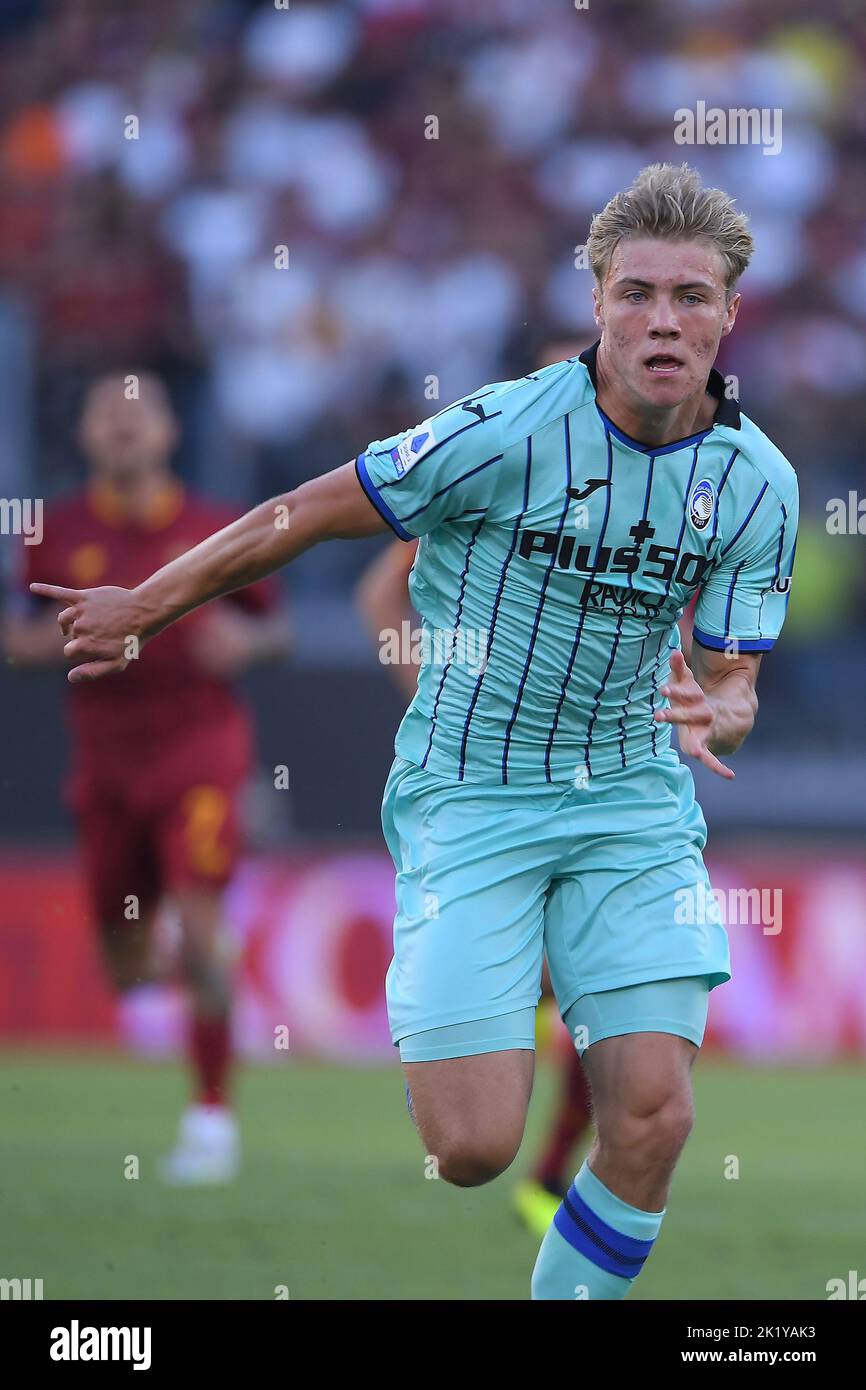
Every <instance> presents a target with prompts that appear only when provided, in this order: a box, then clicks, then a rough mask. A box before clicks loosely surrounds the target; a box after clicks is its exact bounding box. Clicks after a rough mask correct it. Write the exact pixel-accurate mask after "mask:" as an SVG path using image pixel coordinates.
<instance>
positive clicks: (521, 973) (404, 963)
mask: <svg viewBox="0 0 866 1390" xmlns="http://www.w3.org/2000/svg"><path fill="white" fill-rule="evenodd" d="M521 791H524V792H525V789H522V788H517V789H514V788H510V787H505V788H503V787H499V786H496V787H488V786H472V785H464V784H454V783H449V782H446V781H445V780H444V779H439V778H433V777H430V776H429V775H428V774H427V773H425V772H424V771H423V770H422V769H421V768H418V767H415V766H414V765H413V764H409V763H404V762H403V761H402V760H399V759H398V761H397V763H395V766H394V769H392V774H391V776H390V777H389V781H388V785H387V787H386V791H385V799H384V802H383V814H382V821H383V827H384V829H385V835H386V840H387V843H388V847H389V849H390V851H391V855H392V858H393V860H394V865H395V869H396V883H395V888H396V899H397V914H396V917H395V921H394V958H393V960H392V962H391V966H390V968H389V970H388V976H387V981H386V995H387V1002H388V1016H389V1020H390V1024H391V1032H392V1037H393V1039H394V1041H395V1043H398V1044H399V1046H400V1055H401V1060H402V1061H403V1062H404V1063H415V1062H438V1061H443V1060H446V1059H448V1058H454V1057H468V1056H472V1055H478V1054H481V1053H488V1052H501V1051H505V1050H509V1049H510V1050H521V1049H524V1048H528V1049H530V1050H531V1049H532V1047H533V1046H534V1011H535V1007H536V1005H537V1003H538V997H539V988H540V978H541V962H542V950H543V925H544V904H545V900H546V893H547V889H548V886H549V882H550V869H549V862H550V858H551V854H550V848H549V845H548V844H547V843H546V837H547V836H548V835H549V834H550V833H551V831H550V826H549V822H550V819H551V818H550V816H549V815H547V814H546V809H545V806H544V803H543V798H542V797H538V798H535V797H531V796H526V795H524V796H523V797H521V796H520V795H519V793H520V792H521Z"/></svg>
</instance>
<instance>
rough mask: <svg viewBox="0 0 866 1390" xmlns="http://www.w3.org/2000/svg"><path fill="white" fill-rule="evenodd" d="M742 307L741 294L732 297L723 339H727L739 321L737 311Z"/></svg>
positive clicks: (723, 327) (726, 314)
mask: <svg viewBox="0 0 866 1390" xmlns="http://www.w3.org/2000/svg"><path fill="white" fill-rule="evenodd" d="M739 307H740V295H739V293H737V294H734V295H732V296H731V299H730V301H729V303H728V305H727V307H726V309H725V322H724V324H723V325H722V337H723V338H726V337H727V336H728V334H729V333H730V331H731V329H732V328H733V326H734V324H735V323H736V321H737V310H738V309H739Z"/></svg>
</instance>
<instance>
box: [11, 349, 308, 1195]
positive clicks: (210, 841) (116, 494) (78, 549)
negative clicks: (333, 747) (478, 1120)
mask: <svg viewBox="0 0 866 1390" xmlns="http://www.w3.org/2000/svg"><path fill="white" fill-rule="evenodd" d="M130 397H132V398H130ZM79 442H80V444H81V448H82V450H83V452H84V454H85V456H86V458H87V461H88V467H89V480H88V484H87V486H86V488H85V489H84V490H83V491H82V492H80V493H78V494H76V495H73V496H70V497H69V498H67V499H65V500H64V499H61V500H59V501H58V502H57V503H56V504H55V505H54V506H53V507H49V508H48V509H47V510H46V515H45V519H44V534H43V540H42V543H41V544H40V545H38V546H26V547H23V551H24V571H25V572H24V574H23V576H22V581H23V588H24V592H25V593H26V590H27V585H28V583H29V581H30V580H31V579H33V578H34V577H35V575H36V574H37V573H38V574H40V575H45V574H50V575H51V576H53V577H55V578H56V580H57V582H58V583H61V584H94V583H101V584H120V585H130V584H137V583H139V582H140V581H141V580H142V579H144V578H145V577H146V576H147V575H148V574H149V573H150V572H151V571H152V570H153V569H154V568H155V567H157V566H159V565H162V564H165V563H166V561H167V560H170V559H172V558H174V557H175V556H177V555H179V554H181V553H183V552H184V551H186V550H188V549H189V548H190V547H191V546H193V545H196V544H197V543H198V542H199V541H201V540H202V539H203V538H204V537H205V536H208V535H210V534H211V532H212V531H214V530H215V529H216V528H217V527H221V526H224V525H226V523H227V522H228V521H230V520H232V519H233V517H234V513H233V512H231V511H230V510H229V509H228V508H225V507H223V506H220V505H217V504H214V503H211V502H209V501H205V500H204V499H202V498H200V497H196V496H195V495H194V494H191V493H190V492H188V491H187V490H186V489H185V488H184V487H183V486H182V484H181V482H180V481H179V479H178V478H177V477H176V476H174V475H173V473H172V472H171V469H170V460H171V457H172V454H173V452H174V450H175V447H176V445H177V442H178V425H177V421H176V419H175V416H174V413H173V411H172V408H171V405H170V403H169V399H168V395H167V393H166V391H165V388H164V387H163V384H162V382H161V381H160V380H159V379H158V378H157V377H155V376H152V375H150V374H146V373H142V374H141V375H140V376H138V377H123V376H121V375H120V374H117V375H107V376H104V377H102V378H101V379H100V380H98V381H97V382H96V383H95V384H94V385H93V386H92V387H91V389H90V391H89V392H88V394H87V397H86V400H85V402H84V407H83V411H82V415H81V420H80V426H79ZM277 594H278V590H277V588H276V585H275V584H274V582H273V581H264V582H262V583H259V584H256V585H253V586H252V587H250V588H247V589H243V590H240V591H238V593H236V594H232V595H231V597H230V598H229V599H226V600H223V601H222V602H220V603H219V604H217V605H216V606H215V608H214V609H213V611H210V610H209V611H207V612H201V613H198V614H191V615H190V616H189V617H187V618H185V619H184V620H183V621H182V622H180V623H178V624H177V625H176V626H175V627H173V628H172V629H171V630H170V631H168V632H166V633H164V634H163V635H162V636H161V637H160V638H159V639H158V640H156V641H154V642H153V643H151V644H149V645H148V647H147V649H146V650H144V651H142V653H141V655H140V658H139V659H138V660H134V661H132V663H131V665H132V667H133V668H134V669H132V670H131V671H130V672H129V676H130V677H131V678H130V679H128V680H126V681H106V682H104V683H102V682H97V683H94V684H84V685H75V686H71V687H70V688H69V694H68V717H69V726H70V734H71V744H72V769H71V775H70V778H69V782H68V793H69V800H70V804H71V807H72V809H73V812H74V814H75V817H76V821H77V824H78V829H79V834H80V841H81V851H82V858H83V865H84V872H85V876H86V880H87V886H88V889H89V894H90V899H91V902H92V905H93V909H94V913H95V917H96V922H97V925H98V928H99V935H100V944H101V948H102V954H103V958H104V961H105V965H106V967H107V970H108V974H109V976H110V979H111V981H112V983H113V985H114V986H115V988H116V989H117V990H118V991H124V990H128V989H130V988H133V987H135V986H136V985H140V984H142V983H145V982H147V980H148V979H149V978H150V973H151V954H152V948H153V927H154V921H155V918H156V915H157V911H158V909H159V906H160V903H161V902H162V900H163V899H164V898H166V897H168V898H170V899H171V901H172V903H173V906H174V908H175V910H176V913H177V916H178V918H179V922H180V932H181V945H180V965H181V973H182V977H183V980H184V983H185V986H186V988H187V991H188V995H189V1002H190V1025H189V1058H190V1063H191V1066H192V1070H193V1075H194V1081H195V1095H194V1101H193V1103H192V1104H191V1105H190V1106H189V1107H188V1108H187V1110H186V1111H185V1113H184V1115H183V1117H182V1120H181V1125H180V1133H179V1138H178V1142H177V1146H176V1148H175V1149H174V1151H173V1152H172V1153H171V1154H170V1155H169V1156H168V1158H167V1159H165V1160H164V1162H163V1170H162V1171H163V1177H164V1178H165V1179H166V1181H169V1182H175V1183H195V1182H219V1181H226V1180H228V1179H230V1178H231V1177H233V1176H234V1174H235V1172H236V1171H237V1168H238V1163H239V1138H238V1130H237V1122H236V1119H235V1116H234V1113H233V1111H232V1109H231V1106H230V1102H229V1094H228V1087H227V1081H228V1072H229V1067H230V1061H231V1042H230V1006H231V960H230V955H229V952H228V951H227V943H226V940H225V937H224V935H223V917H222V897H223V892H224V890H225V887H226V885H227V883H228V881H229V879H230V878H231V876H232V873H233V870H234V868H235V864H236V861H237V857H238V852H239V848H240V824H239V806H238V801H239V796H240V793H241V791H242V789H243V786H244V784H245V781H246V779H247V777H248V775H249V773H250V771H251V766H252V759H253V737H252V726H251V722H250V718H249V715H248V713H247V710H246V708H245V705H244V704H243V703H242V701H241V700H240V699H239V698H238V696H237V695H236V694H235V692H234V691H233V689H232V686H231V680H232V678H233V677H235V676H237V675H239V674H240V673H241V672H242V671H244V670H246V669H247V668H248V667H249V666H251V665H253V664H254V663H257V662H260V661H265V660H269V659H274V658H277V657H279V656H281V655H283V654H284V652H285V650H286V648H287V627H286V623H285V618H284V615H283V614H282V613H281V612H280V611H279V608H278V603H277ZM4 636H5V646H6V654H7V656H8V657H9V658H10V659H11V661H12V662H13V663H15V664H19V665H21V666H25V665H38V664H45V663H50V662H55V661H56V662H62V661H63V659H64V658H63V638H62V634H61V633H60V632H59V630H58V626H57V619H56V614H55V612H54V611H53V605H50V604H47V603H43V602H41V601H36V602H33V601H32V600H31V599H30V598H28V599H27V601H26V603H25V602H24V601H23V600H22V601H21V602H20V604H19V605H18V606H15V605H13V608H12V612H11V613H10V614H9V616H8V617H7V619H6V623H5V633H4Z"/></svg>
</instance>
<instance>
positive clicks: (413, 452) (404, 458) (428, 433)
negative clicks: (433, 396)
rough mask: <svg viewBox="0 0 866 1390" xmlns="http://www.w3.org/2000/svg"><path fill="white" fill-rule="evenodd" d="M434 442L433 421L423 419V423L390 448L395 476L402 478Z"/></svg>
mask: <svg viewBox="0 0 866 1390" xmlns="http://www.w3.org/2000/svg"><path fill="white" fill-rule="evenodd" d="M435 443H436V435H435V434H434V431H433V421H432V420H425V421H424V423H423V425H419V426H418V428H417V429H415V430H412V432H411V433H410V434H408V435H407V436H406V438H405V439H404V440H403V441H402V443H400V444H398V445H397V446H396V448H394V449H392V450H391V458H392V459H393V461H394V467H395V468H396V470H397V477H398V478H402V477H403V475H404V474H405V473H408V472H409V469H410V468H414V466H415V464H416V463H417V462H418V460H419V459H421V458H423V457H424V455H425V454H426V453H427V452H428V451H429V450H430V449H431V448H432V446H433V445H434V444H435Z"/></svg>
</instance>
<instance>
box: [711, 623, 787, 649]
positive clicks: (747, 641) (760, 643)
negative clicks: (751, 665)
mask: <svg viewBox="0 0 866 1390" xmlns="http://www.w3.org/2000/svg"><path fill="white" fill-rule="evenodd" d="M692 636H693V638H694V640H695V641H696V642H697V644H698V646H699V647H706V648H707V650H708V651H711V652H724V651H727V650H728V647H729V646H730V645H731V644H732V643H735V644H736V647H737V651H740V652H768V651H770V650H771V649H772V648H773V647H775V645H776V638H775V637H734V635H733V634H732V633H731V634H729V635H728V636H727V637H716V636H715V635H714V634H713V633H711V632H702V631H701V629H700V628H699V627H695V628H693V629H692Z"/></svg>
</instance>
